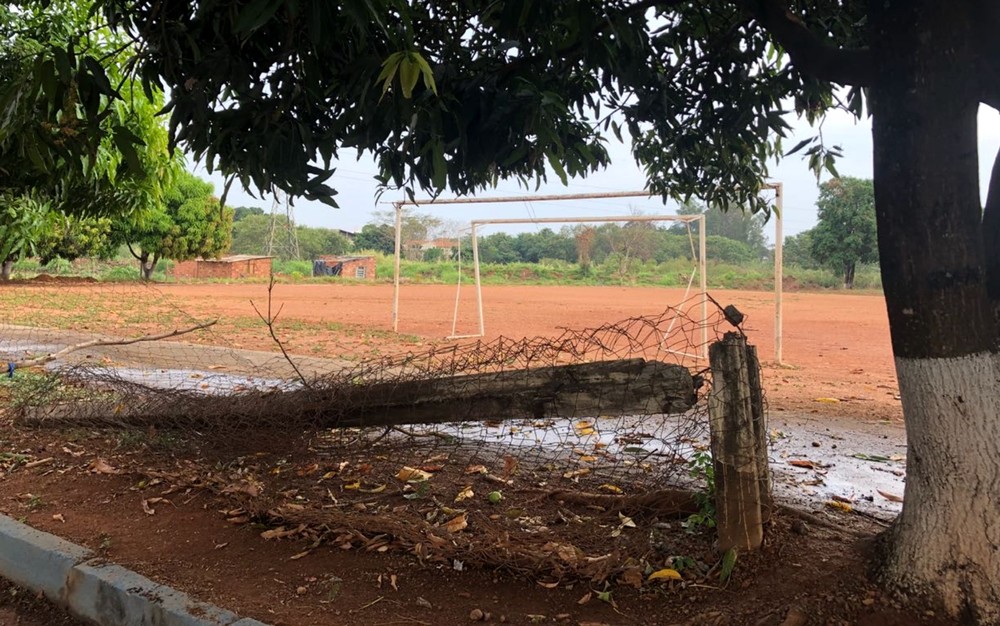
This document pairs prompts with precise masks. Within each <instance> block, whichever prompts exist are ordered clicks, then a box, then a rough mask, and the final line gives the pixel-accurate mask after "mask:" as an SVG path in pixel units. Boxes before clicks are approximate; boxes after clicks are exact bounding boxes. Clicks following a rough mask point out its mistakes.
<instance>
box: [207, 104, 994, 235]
mask: <svg viewBox="0 0 1000 626" xmlns="http://www.w3.org/2000/svg"><path fill="white" fill-rule="evenodd" d="M790 122H791V123H792V124H793V135H792V136H791V137H789V138H788V140H787V141H786V142H785V145H786V146H793V145H795V144H796V143H797V142H798V140H800V139H805V138H806V137H809V136H812V135H813V134H815V131H814V130H813V129H811V128H810V127H809V125H808V124H806V123H805V122H804V121H801V122H800V121H791V120H790ZM979 122H980V126H979V161H980V172H981V175H980V180H981V184H980V188H981V191H982V193H983V195H985V190H986V183H987V181H988V177H989V173H990V169H991V168H992V164H993V159H994V157H995V156H996V154H997V150H998V148H1000V114H998V113H997V111H995V110H994V109H991V108H988V107H985V106H984V107H982V108H981V111H980V116H979ZM823 135H824V138H825V140H826V142H827V144H828V145H840V146H841V147H842V148H843V150H844V157H843V158H842V159H841V160H840V161H839V162H838V163H837V169H838V170H839V171H840V173H841V175H845V176H857V177H863V178H870V177H871V175H872V141H871V124H870V120H869V119H867V118H866V119H863V120H861V121H856V120H855V119H854V118H853V117H852V116H850V115H848V114H846V113H843V112H839V111H835V112H832V113H830V114H829V116H828V117H827V120H826V123H825V125H824V127H823ZM610 151H611V156H612V163H611V165H610V166H609V167H608V168H607V169H606V170H604V171H601V172H598V173H596V174H592V175H591V176H589V177H587V178H586V179H574V180H571V181H570V184H569V186H565V187H564V186H563V185H562V184H561V183H559V182H558V179H557V178H556V177H555V176H551V177H550V179H551V180H554V181H556V182H555V183H549V184H547V185H543V186H542V188H541V189H540V190H539V191H538V192H537V193H538V194H543V193H549V194H561V193H587V192H602V191H633V190H639V189H643V188H644V185H645V177H644V175H643V173H642V171H641V170H640V169H639V167H638V166H637V165H636V164H635V162H634V161H633V160H632V156H631V154H630V152H629V149H628V148H627V147H626V146H624V145H621V144H614V145H611V146H610ZM343 156H344V157H346V158H344V159H343V160H342V161H341V162H340V164H339V165H338V167H337V173H336V174H334V176H333V177H332V178H331V179H330V181H329V184H331V185H332V186H333V187H334V188H336V189H337V191H338V192H339V194H338V195H337V201H338V203H339V204H340V207H341V208H339V209H334V208H331V207H328V206H326V205H323V204H321V203H319V202H309V201H306V200H301V199H300V200H297V201H296V202H295V205H294V212H295V219H296V222H297V223H299V224H304V225H308V226H323V227H328V228H340V229H344V230H351V231H357V230H360V229H361V227H362V226H363V225H364V224H366V223H368V222H369V221H370V220H371V214H372V212H373V211H376V210H385V209H387V208H390V207H389V206H388V204H386V203H389V202H392V201H393V200H397V199H402V194H401V193H397V192H391V191H388V192H386V193H384V194H383V195H382V197H381V199H380V201H379V203H378V204H377V203H376V192H377V190H378V183H377V182H376V181H375V180H374V178H373V177H374V174H375V171H376V170H375V165H374V163H373V162H372V161H371V160H370V159H367V160H366V159H363V160H361V161H355V160H354V158H353V155H350V154H348V153H347V152H346V151H345V152H344V154H343ZM196 171H197V173H199V174H200V175H202V176H207V177H209V178H210V179H211V180H212V182H213V183H214V184H215V188H216V191H217V193H221V190H222V186H223V185H222V178H221V177H220V176H218V175H207V173H206V172H205V171H204V170H203V169H201V168H196ZM771 174H772V177H773V178H772V180H774V181H780V182H782V183H783V184H784V189H785V207H784V218H785V221H784V231H785V234H786V235H792V234H795V233H798V232H801V231H803V230H807V229H809V228H811V227H812V226H813V225H814V224H815V222H816V206H815V203H816V197H817V186H816V178H815V177H814V176H813V174H812V173H811V172H810V171H809V170H808V168H807V167H806V163H805V161H804V160H803V159H802V158H801V157H800V156H799V155H797V154H796V155H793V156H791V157H788V158H786V159H784V160H782V161H781V162H780V163H779V164H777V165H776V166H773V167H772V168H771ZM238 186H239V183H238V182H237V183H236V184H235V185H234V187H233V189H232V190H230V193H229V198H228V200H227V204H229V205H230V206H259V207H262V208H264V209H265V210H270V208H271V198H270V197H268V198H265V199H261V198H254V197H252V196H251V195H250V194H248V193H246V191H245V190H243V189H242V188H237V187H238ZM534 193H535V191H534V188H532V189H531V190H525V189H523V188H521V187H519V186H518V185H517V183H516V182H501V184H500V185H499V186H498V187H497V188H496V189H495V190H490V191H486V192H481V193H479V194H477V195H479V196H484V197H485V196H505V195H526V194H527V195H530V194H534ZM446 196H447V194H444V195H443V196H442V197H446ZM675 209H676V207H675V205H672V204H668V205H667V206H664V205H663V204H662V202H661V201H660V200H659V199H651V200H645V199H638V200H632V199H627V200H626V199H621V200H601V201H586V202H585V201H572V202H568V201H567V202H560V203H552V202H548V203H545V202H531V203H516V204H504V205H501V204H485V205H471V206H469V205H465V206H462V205H458V206H452V207H447V206H440V207H421V212H425V213H433V214H434V215H437V216H439V217H441V218H444V219H447V220H452V221H454V222H460V223H463V224H467V223H468V221H469V220H472V219H481V218H487V217H504V218H521V219H530V218H532V217H570V216H572V217H586V216H594V215H629V214H630V213H632V212H635V211H639V212H642V213H646V214H657V213H663V214H672V213H673V212H674V211H675ZM555 227H556V228H558V225H556V226H555ZM537 228H541V227H540V226H536V225H530V224H529V225H525V226H523V227H511V228H508V230H512V231H518V230H533V229H537ZM768 231H769V233H771V234H772V235H773V226H770V225H769V226H768Z"/></svg>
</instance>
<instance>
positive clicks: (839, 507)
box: [826, 500, 854, 513]
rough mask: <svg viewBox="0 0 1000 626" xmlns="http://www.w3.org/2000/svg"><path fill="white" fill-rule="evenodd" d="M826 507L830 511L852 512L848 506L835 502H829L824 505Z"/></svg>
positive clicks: (851, 508)
mask: <svg viewBox="0 0 1000 626" xmlns="http://www.w3.org/2000/svg"><path fill="white" fill-rule="evenodd" d="M826 505H827V506H828V507H830V508H831V509H837V510H838V511H843V512H844V513H850V512H851V511H853V510H854V508H853V507H851V505H850V504H847V503H846V502H837V501H836V500H830V501H828V502H827V503H826Z"/></svg>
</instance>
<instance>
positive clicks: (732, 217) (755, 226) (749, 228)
mask: <svg viewBox="0 0 1000 626" xmlns="http://www.w3.org/2000/svg"><path fill="white" fill-rule="evenodd" d="M677 214H678V215H704V216H705V235H706V236H713V235H714V236H717V237H725V238H726V239H732V240H733V241H738V242H740V243H742V244H744V245H746V247H747V248H748V249H749V250H750V251H751V252H752V253H753V254H754V255H756V256H757V258H763V257H764V256H765V255H766V254H767V236H766V235H765V234H764V222H765V220H764V215H763V214H760V213H756V214H753V213H746V212H744V211H740V210H733V211H723V210H721V209H719V208H718V207H712V208H707V209H706V208H705V207H704V206H703V205H700V204H697V203H694V202H685V203H683V204H681V205H680V207H678V209H677ZM670 230H671V232H674V233H677V234H682V235H686V234H687V228H686V227H685V225H684V224H674V225H673V226H672V227H671V229H670ZM691 232H693V233H695V234H697V232H698V225H697V224H691Z"/></svg>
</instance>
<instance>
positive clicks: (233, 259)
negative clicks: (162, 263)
mask: <svg viewBox="0 0 1000 626" xmlns="http://www.w3.org/2000/svg"><path fill="white" fill-rule="evenodd" d="M272 260H273V259H272V257H269V256H254V255H250V254H235V255H232V256H224V257H222V258H221V259H192V260H190V261H181V262H180V263H177V264H175V265H174V269H173V272H172V274H173V276H174V278H223V279H232V280H237V279H240V278H267V277H268V276H270V275H271V261H272Z"/></svg>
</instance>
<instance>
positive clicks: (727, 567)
mask: <svg viewBox="0 0 1000 626" xmlns="http://www.w3.org/2000/svg"><path fill="white" fill-rule="evenodd" d="M736 557H737V554H736V548H729V549H728V550H726V553H725V554H724V555H723V556H722V569H720V570H719V582H721V583H722V584H723V585H725V584H726V583H727V582H729V578H730V577H731V576H732V575H733V569H735V568H736Z"/></svg>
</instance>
